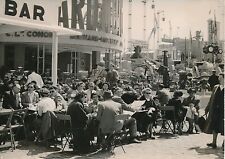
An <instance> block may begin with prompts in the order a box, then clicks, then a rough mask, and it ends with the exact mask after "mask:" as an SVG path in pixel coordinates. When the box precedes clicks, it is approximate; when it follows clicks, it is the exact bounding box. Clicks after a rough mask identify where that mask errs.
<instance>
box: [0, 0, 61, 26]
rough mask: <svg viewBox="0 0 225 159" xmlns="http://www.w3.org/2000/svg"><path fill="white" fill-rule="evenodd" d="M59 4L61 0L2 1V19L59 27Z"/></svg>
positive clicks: (0, 5)
mask: <svg viewBox="0 0 225 159" xmlns="http://www.w3.org/2000/svg"><path fill="white" fill-rule="evenodd" d="M59 2H60V1H59V0H23V1H21V0H1V3H0V19H1V18H4V19H10V20H15V21H21V22H29V23H33V24H44V25H51V26H58V16H57V15H58V7H59V6H60V3H59ZM54 15H56V16H54Z"/></svg>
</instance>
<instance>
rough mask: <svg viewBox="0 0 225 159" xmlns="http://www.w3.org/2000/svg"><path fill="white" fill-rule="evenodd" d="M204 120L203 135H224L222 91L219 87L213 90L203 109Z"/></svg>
mask: <svg viewBox="0 0 225 159" xmlns="http://www.w3.org/2000/svg"><path fill="white" fill-rule="evenodd" d="M205 112H206V114H208V116H207V119H206V126H205V130H204V132H205V133H208V134H212V132H213V131H215V132H217V133H221V134H222V135H223V134H224V89H223V90H221V89H220V87H219V85H216V86H215V87H214V88H213V91H212V94H211V97H210V99H209V103H208V105H207V107H206V108H205Z"/></svg>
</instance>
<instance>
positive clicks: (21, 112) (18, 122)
mask: <svg viewBox="0 0 225 159" xmlns="http://www.w3.org/2000/svg"><path fill="white" fill-rule="evenodd" d="M27 111H28V109H18V110H14V111H13V117H12V120H15V121H14V123H12V129H13V130H16V129H19V128H21V127H23V129H24V135H25V139H27V131H26V126H25V122H24V120H25V117H26V115H27Z"/></svg>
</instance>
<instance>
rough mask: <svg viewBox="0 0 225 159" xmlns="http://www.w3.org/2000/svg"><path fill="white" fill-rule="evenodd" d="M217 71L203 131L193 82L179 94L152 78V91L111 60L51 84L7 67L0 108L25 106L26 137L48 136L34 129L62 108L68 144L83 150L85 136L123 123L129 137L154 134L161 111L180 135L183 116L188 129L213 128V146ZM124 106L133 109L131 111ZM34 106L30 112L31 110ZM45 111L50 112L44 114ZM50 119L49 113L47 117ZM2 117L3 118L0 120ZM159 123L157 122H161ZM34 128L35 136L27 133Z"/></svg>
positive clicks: (218, 104)
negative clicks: (167, 109)
mask: <svg viewBox="0 0 225 159" xmlns="http://www.w3.org/2000/svg"><path fill="white" fill-rule="evenodd" d="M223 77H224V75H223V74H220V75H219V78H218V80H219V81H218V83H219V82H220V85H217V84H218V83H216V84H214V86H211V85H210V86H211V88H212V96H211V99H210V101H209V104H208V106H207V107H206V111H205V113H206V114H209V115H208V118H207V120H206V121H207V127H206V131H205V130H201V129H200V128H199V126H198V118H199V117H200V114H199V109H200V106H199V104H200V100H199V99H198V98H197V96H196V90H195V89H194V88H189V89H188V91H187V92H188V96H187V97H185V98H182V96H183V93H182V91H179V90H175V91H174V92H173V93H172V94H173V95H172V96H171V95H170V94H171V92H169V90H168V89H166V88H165V86H164V85H163V84H162V83H157V84H155V85H157V89H156V93H154V92H153V91H152V87H151V84H150V83H149V80H148V79H147V78H146V80H141V81H138V80H136V81H127V80H122V79H120V78H119V74H118V72H117V71H116V70H115V69H114V67H113V66H112V67H111V68H110V69H109V71H108V73H106V74H105V73H103V71H102V70H101V71H99V70H97V71H96V72H94V74H92V76H91V77H90V78H86V79H83V80H78V81H74V82H73V83H72V84H71V85H69V84H66V83H61V82H59V83H58V84H57V85H55V86H54V85H53V83H52V82H51V80H46V81H44V82H43V80H42V77H41V76H40V75H39V74H37V73H36V72H35V71H31V73H30V74H29V75H28V73H24V72H22V71H21V70H19V71H16V73H15V72H14V73H8V74H6V75H5V76H4V79H2V84H1V88H0V90H1V92H0V97H1V99H2V107H3V108H4V109H14V110H17V109H23V108H27V109H28V110H29V112H28V117H27V118H28V119H27V120H26V121H27V131H28V134H30V136H29V137H30V139H31V140H35V141H36V142H38V141H40V140H41V139H46V138H47V139H49V137H46V136H45V134H43V133H40V131H41V129H42V127H43V121H44V123H46V120H48V119H47V118H46V114H48V116H53V117H51V119H52V118H54V113H56V112H60V113H66V114H68V115H70V116H71V121H72V131H73V139H72V140H71V144H72V145H73V147H74V149H76V150H78V151H79V152H87V151H89V148H90V140H92V139H93V137H94V136H96V137H97V143H98V144H100V143H102V142H103V141H104V136H105V135H109V134H112V133H114V132H115V131H119V130H122V129H129V135H128V136H129V142H132V143H141V141H140V138H139V135H138V132H141V133H143V134H144V137H145V139H155V136H154V133H153V131H154V127H156V126H157V121H158V119H160V118H162V116H166V118H167V119H168V120H171V121H172V123H173V126H174V127H175V129H176V133H178V134H179V135H182V133H183V132H182V126H183V124H182V123H183V121H184V120H187V121H188V123H189V129H188V133H189V134H192V133H194V132H195V133H199V132H200V131H205V132H206V133H212V134H213V142H212V143H210V144H208V146H210V147H213V148H216V146H217V145H216V144H217V143H216V138H217V135H218V133H222V134H223V119H224V117H223V110H224V98H223V91H224V88H223V83H224V82H223ZM134 101H143V104H141V105H140V106H139V107H132V106H131V104H132V103H133V102H134ZM163 106H174V107H175V117H173V115H172V114H171V112H166V113H165V114H163V113H162V112H161V110H160V108H161V107H163ZM124 111H130V112H133V114H132V115H128V114H126V113H124ZM34 112H36V114H35V113H34ZM49 113H50V115H49ZM52 120H53V119H52ZM0 123H1V124H3V123H4V119H1V120H0ZM164 124H165V123H163V124H162V126H163V127H165V126H166V125H164ZM32 132H36V134H35V135H36V138H32V137H33V136H32V135H34V134H33V133H32Z"/></svg>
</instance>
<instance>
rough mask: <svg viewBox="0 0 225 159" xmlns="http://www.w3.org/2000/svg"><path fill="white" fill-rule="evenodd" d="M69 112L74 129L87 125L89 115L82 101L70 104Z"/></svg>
mask: <svg viewBox="0 0 225 159" xmlns="http://www.w3.org/2000/svg"><path fill="white" fill-rule="evenodd" d="M67 114H69V115H70V116H71V121H72V127H73V129H79V128H81V129H83V128H85V127H86V121H87V120H88V117H87V115H86V112H85V110H84V105H83V104H82V103H81V102H78V101H73V102H72V103H70V105H69V106H68V110H67Z"/></svg>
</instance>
